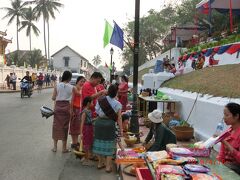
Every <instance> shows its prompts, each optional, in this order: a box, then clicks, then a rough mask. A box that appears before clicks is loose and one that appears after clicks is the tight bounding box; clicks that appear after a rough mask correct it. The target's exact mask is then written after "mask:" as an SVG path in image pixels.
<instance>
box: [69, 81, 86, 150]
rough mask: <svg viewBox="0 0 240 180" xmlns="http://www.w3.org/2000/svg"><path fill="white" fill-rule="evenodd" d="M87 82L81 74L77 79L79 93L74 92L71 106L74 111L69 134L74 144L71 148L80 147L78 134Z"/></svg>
mask: <svg viewBox="0 0 240 180" xmlns="http://www.w3.org/2000/svg"><path fill="white" fill-rule="evenodd" d="M84 83H85V78H84V77H83V76H79V77H78V78H77V81H76V88H77V93H73V95H72V101H71V108H72V111H73V114H72V117H71V119H70V130H69V131H70V132H69V134H70V135H71V136H72V145H71V148H73V149H79V143H78V136H79V135H80V112H81V109H82V103H81V101H82V99H81V96H82V86H83V84H84Z"/></svg>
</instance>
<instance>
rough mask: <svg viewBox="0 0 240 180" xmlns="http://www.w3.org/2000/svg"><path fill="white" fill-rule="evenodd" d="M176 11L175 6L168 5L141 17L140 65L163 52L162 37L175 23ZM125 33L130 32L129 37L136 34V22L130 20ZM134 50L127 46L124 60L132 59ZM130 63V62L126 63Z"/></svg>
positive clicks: (131, 37)
mask: <svg viewBox="0 0 240 180" xmlns="http://www.w3.org/2000/svg"><path fill="white" fill-rule="evenodd" d="M175 16H176V11H175V10H174V8H173V7H171V6H170V5H168V6H167V7H165V8H164V9H162V10H161V11H160V12H156V11H155V10H150V11H149V12H148V15H147V16H144V17H142V18H141V19H140V29H139V31H140V44H139V48H140V49H139V65H142V64H144V63H145V62H146V61H149V60H151V59H153V58H155V57H156V56H157V55H158V54H159V53H161V52H162V48H163V46H162V44H161V39H162V38H163V37H164V35H165V33H166V32H167V30H168V29H169V28H170V27H171V25H172V24H174V20H175V18H174V17H175ZM124 31H125V34H128V37H129V39H133V36H134V22H133V21H132V22H129V23H128V24H127V26H126V27H125V28H124ZM132 53H133V52H132V51H131V50H130V48H129V47H127V46H125V49H124V52H123V58H122V60H123V62H125V61H129V62H130V61H132V57H133V56H132ZM125 64H129V65H130V66H131V62H130V63H125Z"/></svg>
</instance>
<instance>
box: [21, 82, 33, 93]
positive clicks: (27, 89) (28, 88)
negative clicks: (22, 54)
mask: <svg viewBox="0 0 240 180" xmlns="http://www.w3.org/2000/svg"><path fill="white" fill-rule="evenodd" d="M20 88H21V98H23V97H24V96H28V97H29V98H30V97H31V95H32V83H30V82H28V81H26V80H25V79H24V80H23V81H22V82H21V84H20Z"/></svg>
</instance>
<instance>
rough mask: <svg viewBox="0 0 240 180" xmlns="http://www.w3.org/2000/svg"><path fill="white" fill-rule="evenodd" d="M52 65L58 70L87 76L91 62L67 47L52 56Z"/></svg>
mask: <svg viewBox="0 0 240 180" xmlns="http://www.w3.org/2000/svg"><path fill="white" fill-rule="evenodd" d="M51 63H52V65H53V68H54V69H56V70H60V71H65V70H70V71H72V72H76V73H82V74H85V75H87V71H88V64H89V61H88V60H87V59H86V58H84V57H83V56H82V55H80V54H79V53H77V52H76V51H75V50H73V49H72V48H70V47H69V46H65V47H64V48H62V49H60V50H59V51H57V52H56V53H55V54H53V55H52V62H51Z"/></svg>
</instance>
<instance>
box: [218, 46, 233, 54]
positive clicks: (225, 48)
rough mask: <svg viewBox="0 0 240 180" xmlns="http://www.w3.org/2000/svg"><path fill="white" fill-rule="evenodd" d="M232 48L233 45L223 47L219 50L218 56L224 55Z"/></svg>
mask: <svg viewBox="0 0 240 180" xmlns="http://www.w3.org/2000/svg"><path fill="white" fill-rule="evenodd" d="M230 47H231V45H225V46H221V47H220V48H219V50H218V52H217V54H223V53H225V52H226V51H227V50H228V49H229V48H230Z"/></svg>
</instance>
